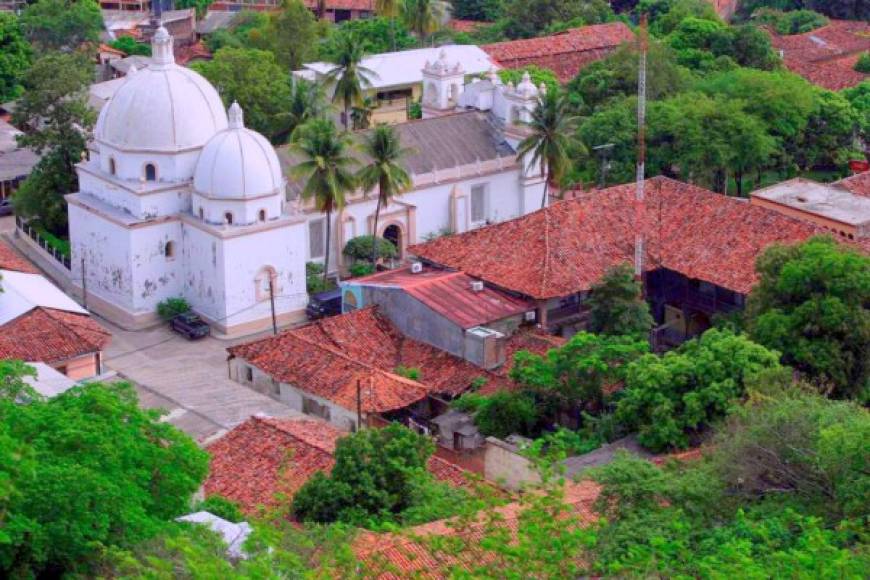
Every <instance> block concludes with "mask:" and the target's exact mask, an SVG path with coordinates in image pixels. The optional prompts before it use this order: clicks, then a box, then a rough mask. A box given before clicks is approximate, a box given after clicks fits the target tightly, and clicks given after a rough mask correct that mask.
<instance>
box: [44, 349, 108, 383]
mask: <svg viewBox="0 0 870 580" xmlns="http://www.w3.org/2000/svg"><path fill="white" fill-rule="evenodd" d="M97 356H98V353H96V352H94V353H91V354H86V355H84V356H80V357H76V358H71V359H67V360H65V361H61V362H57V363H54V364H53V365H51V366H52V367H53V368H55V369H57V370H59V371H60V372H62V373H64V374H65V375H66V376H67V377H69V378H71V379H73V380H74V381H80V380H82V379H89V378H91V377H95V376H97V374H98V373H97Z"/></svg>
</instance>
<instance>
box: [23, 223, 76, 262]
mask: <svg viewBox="0 0 870 580" xmlns="http://www.w3.org/2000/svg"><path fill="white" fill-rule="evenodd" d="M30 225H31V226H32V227H33V229H34V230H36V231H37V233H38V234H39V235H40V237H42V239H43V240H45V243H46V244H47V245H48V246H49V247H50V248H54V249H55V251H57V253H59V254H62V255H64V256H66V257H67V258H69V257H70V256H71V255H72V250H70V246H69V240H62V239H60V238H59V237H57V236H56V235H54V234H53V233H51V232H50V231H48V230H47V229H45V228H44V227H43V226H42V224H40V223H39V222H35V223H31V224H30Z"/></svg>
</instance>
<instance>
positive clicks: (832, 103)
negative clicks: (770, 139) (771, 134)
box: [796, 89, 860, 171]
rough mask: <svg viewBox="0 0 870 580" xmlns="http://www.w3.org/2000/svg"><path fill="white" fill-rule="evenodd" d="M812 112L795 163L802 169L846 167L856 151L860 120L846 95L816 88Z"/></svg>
mask: <svg viewBox="0 0 870 580" xmlns="http://www.w3.org/2000/svg"><path fill="white" fill-rule="evenodd" d="M814 96H815V98H814V102H813V109H812V111H811V112H810V115H809V117H808V118H807V127H806V129H805V130H804V133H803V135H802V138H801V141H800V145H799V146H798V148H797V155H796V161H797V164H798V166H799V167H800V168H801V169H803V170H805V171H806V170H809V169H811V168H812V167H815V166H819V165H821V166H824V165H828V166H830V165H836V166H841V167H842V166H843V165H845V164H846V163H847V162H848V161H849V159H850V158H851V156H852V153H853V151H854V150H855V147H854V141H855V133H856V131H857V130H858V123H859V121H860V118H859V116H858V111H856V110H855V108H854V107H853V106H852V103H850V102H849V99H847V98H846V97H845V96H843V95H841V94H839V93H834V92H831V91H827V90H824V89H816V91H815V95H814Z"/></svg>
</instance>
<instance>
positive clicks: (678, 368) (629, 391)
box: [616, 329, 779, 451]
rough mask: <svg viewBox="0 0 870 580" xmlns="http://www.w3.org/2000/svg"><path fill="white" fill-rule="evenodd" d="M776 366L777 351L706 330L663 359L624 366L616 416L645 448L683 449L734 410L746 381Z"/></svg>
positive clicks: (651, 357)
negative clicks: (713, 423) (621, 390)
mask: <svg viewBox="0 0 870 580" xmlns="http://www.w3.org/2000/svg"><path fill="white" fill-rule="evenodd" d="M778 368H779V355H778V353H776V352H774V351H770V350H767V349H766V348H765V347H763V346H761V345H759V344H756V343H754V342H752V341H751V340H749V339H748V338H746V337H744V336H742V335H736V334H734V333H733V332H731V331H729V330H718V329H712V330H708V331H707V332H705V333H704V334H703V335H702V336H701V337H700V338H698V339H696V340H691V341H689V342H687V343H685V344H684V345H682V346H681V347H680V348H679V349H677V350H675V351H671V352H668V353H666V354H665V355H664V356H657V355H653V354H648V355H646V356H644V357H642V358H640V359H638V360H636V361H634V362H633V363H631V364H629V365H628V368H627V369H626V378H625V389H624V390H623V392H622V397H621V398H620V399H619V401H618V403H617V408H616V417H617V419H618V420H619V421H620V422H622V423H623V424H625V425H626V426H628V427H631V428H634V429H637V430H638V441H640V442H641V444H643V445H644V446H646V447H649V448H650V449H653V450H656V451H660V450H662V449H665V448H667V447H685V446H687V445H688V444H689V442H690V435H692V434H695V433H698V432H699V431H701V430H703V429H705V428H706V427H708V426H709V425H710V423H711V422H712V421H714V420H716V419H719V418H721V417H723V416H725V414H726V413H728V412H729V411H730V410H731V409H732V408H733V406H734V405H735V404H736V403H737V402H738V401H739V400H740V398H741V397H742V396H743V395H744V394H745V386H746V385H745V383H746V381H747V380H748V379H752V378H754V377H755V376H757V375H758V373H760V372H762V371H771V370H777V369H778Z"/></svg>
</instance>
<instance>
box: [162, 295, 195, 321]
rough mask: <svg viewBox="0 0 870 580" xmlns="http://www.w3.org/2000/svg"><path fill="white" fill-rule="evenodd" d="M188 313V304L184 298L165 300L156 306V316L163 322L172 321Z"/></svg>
mask: <svg viewBox="0 0 870 580" xmlns="http://www.w3.org/2000/svg"><path fill="white" fill-rule="evenodd" d="M188 312H190V304H189V303H188V302H187V300H185V299H184V298H167V299H166V300H164V301H163V302H160V303H159V304H158V305H157V314H158V316H160V318H162V319H163V320H172V319H173V318H175V317H176V316H178V315H180V314H186V313H188Z"/></svg>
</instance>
